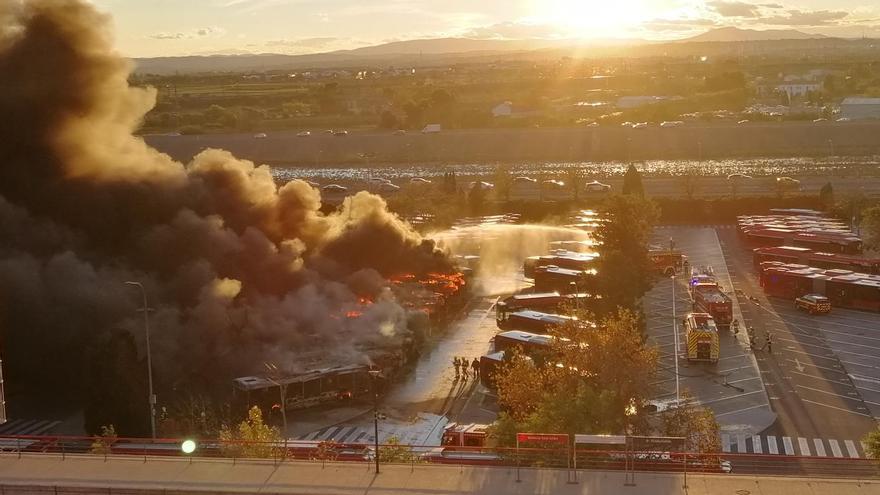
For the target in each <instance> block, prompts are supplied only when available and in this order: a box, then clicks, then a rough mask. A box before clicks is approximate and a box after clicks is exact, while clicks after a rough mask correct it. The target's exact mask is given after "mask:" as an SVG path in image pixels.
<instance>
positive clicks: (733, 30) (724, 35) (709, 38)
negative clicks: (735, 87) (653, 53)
mask: <svg viewBox="0 0 880 495" xmlns="http://www.w3.org/2000/svg"><path fill="white" fill-rule="evenodd" d="M825 37H826V36H823V35H821V34H810V33H804V32H801V31H796V30H794V29H767V30H765V31H759V30H757V29H740V28H738V27H733V26H731V27H722V28H717V29H710V30H709V31H706V32H705V33H703V34H698V35H696V36H693V37H691V38H685V39H683V40H681V42H693V43H705V42H713V43H718V42H727V43H729V42H736V41H778V40H811V39H820V38H825Z"/></svg>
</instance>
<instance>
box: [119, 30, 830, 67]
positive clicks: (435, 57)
mask: <svg viewBox="0 0 880 495" xmlns="http://www.w3.org/2000/svg"><path fill="white" fill-rule="evenodd" d="M818 39H829V40H836V39H837V38H825V37H824V36H822V35H815V34H808V33H803V32H801V31H796V30H793V29H774V30H767V31H758V30H753V29H739V28H735V27H724V28H717V29H712V30H709V31H707V32H705V33H703V34H700V35H697V36H694V37H692V38H686V39H682V40H678V41H667V42H656V41H645V40H571V39H568V40H546V39H524V40H496V39H467V38H436V39H417V40H408V41H395V42H390V43H383V44H380V45H375V46H366V47H362V48H356V49H353V50H338V51H333V52H327V53H314V54H306V55H285V54H277V53H262V54H250V53H249V54H232V55H230V54H227V55H193V56H183V57H157V58H139V59H135V60H134V62H135V64H136V71H137V72H140V73H153V74H169V73H176V72H180V73H193V72H243V71H265V70H286V69H302V68H322V67H344V66H358V65H364V64H384V65H396V66H411V65H421V64H422V63H424V64H426V65H427V64H441V63H455V62H466V61H486V60H490V59H491V58H492V57H498V56H502V55H503V56H504V57H505V58H509V57H512V56H518V57H520V58H539V57H544V58H546V57H548V56H566V55H574V54H579V55H581V56H583V55H584V54H585V53H588V54H589V55H591V56H602V55H607V54H613V55H623V54H624V53H622V50H627V49H633V50H638V49H639V47H642V48H643V51H645V50H646V51H648V52H652V53H668V54H670V55H671V54H672V53H676V54H681V53H682V52H683V51H687V50H686V46H687V45H688V44H691V43H701V45H700V46H701V47H704V46H705V44H706V43H714V44H715V45H713V46H717V47H718V48H719V49H721V48H723V47H724V46H723V44H725V43H733V42H749V43H761V42H767V43H771V42H781V41H792V42H798V41H800V42H805V43H809V42H813V41H815V40H818ZM840 41H842V42H843V41H845V40H840ZM661 48H662V50H661ZM551 52H553V53H551ZM576 52H577V53H576Z"/></svg>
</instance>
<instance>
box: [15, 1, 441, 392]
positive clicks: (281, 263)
mask: <svg viewBox="0 0 880 495" xmlns="http://www.w3.org/2000/svg"><path fill="white" fill-rule="evenodd" d="M0 23H2V25H0V332H2V336H3V342H2V344H3V349H2V352H3V354H4V356H3V358H4V361H5V364H6V365H7V368H8V369H7V371H8V382H9V383H10V385H12V386H13V387H14V384H15V383H16V382H28V383H44V384H45V383H51V384H55V385H57V386H58V387H63V386H65V385H70V384H75V383H76V382H77V380H78V369H77V368H76V366H78V365H79V363H78V360H79V359H80V356H81V355H82V353H83V349H84V348H86V347H87V346H88V345H89V344H90V343H91V342H94V341H95V340H96V338H97V336H99V335H101V334H102V333H103V332H106V331H107V330H108V329H115V328H122V329H125V330H127V331H129V332H131V334H132V335H135V336H136V339H137V341H138V342H142V336H143V331H142V326H141V325H142V324H141V320H140V316H139V315H138V313H137V312H136V309H137V308H138V307H139V305H140V301H139V297H140V295H139V293H137V290H136V289H135V288H133V287H131V286H126V285H124V282H125V281H127V280H135V281H141V282H143V284H144V286H145V287H146V291H147V295H148V298H149V299H150V305H151V306H152V307H153V308H154V309H155V311H153V312H152V313H151V319H152V327H153V355H154V362H155V370H156V375H157V376H158V377H159V379H160V381H161V382H163V383H165V384H166V385H167V386H181V387H182V386H184V384H186V385H193V384H201V385H210V384H222V386H224V387H228V386H229V382H228V381H226V380H228V379H229V378H230V377H233V376H238V375H241V374H245V373H250V372H254V371H255V370H257V369H261V368H262V367H263V363H264V362H266V361H271V362H274V363H277V364H278V365H279V366H281V367H284V368H286V369H288V370H289V371H296V370H297V369H303V368H307V367H309V366H310V365H313V364H314V363H313V362H312V361H311V356H319V357H320V359H321V360H327V359H332V358H333V356H334V354H340V356H339V357H341V358H342V357H344V358H345V359H346V360H349V361H350V360H351V359H353V358H355V359H356V358H357V354H358V351H356V350H355V348H356V347H358V346H360V345H361V344H369V343H372V344H376V345H384V344H393V343H394V342H395V339H400V338H401V333H402V331H403V330H404V329H405V327H406V320H407V315H406V314H405V311H404V310H403V309H402V308H401V306H400V305H398V304H397V303H396V302H395V301H394V298H393V297H392V296H391V295H390V293H389V292H388V290H387V288H385V283H384V277H386V276H389V275H393V274H397V273H402V272H412V271H415V272H420V271H428V270H447V269H449V268H450V267H449V265H448V261H447V258H446V257H445V256H444V255H443V254H442V253H440V252H439V251H438V250H436V249H435V248H434V245H433V243H432V242H430V241H428V240H425V239H422V238H421V237H420V236H419V235H417V234H416V233H415V232H413V231H412V230H411V229H410V228H409V227H408V226H407V225H406V224H404V223H403V222H402V221H401V220H400V219H398V218H397V217H396V216H395V215H393V214H391V213H389V212H388V211H387V209H386V205H385V203H384V201H383V200H382V199H381V198H379V197H376V196H372V195H369V194H366V193H358V194H356V195H355V196H353V197H352V198H350V200H349V201H346V203H345V206H344V207H343V209H342V211H340V212H338V213H334V214H329V215H324V214H322V213H320V212H319V208H320V196H319V193H318V192H317V191H316V190H314V189H312V188H311V187H310V186H309V185H308V184H306V183H305V182H301V181H294V182H291V183H288V184H286V185H284V186H282V187H277V186H276V184H275V183H274V181H273V178H272V176H271V174H270V171H269V169H268V168H267V167H265V166H259V167H258V166H254V164H253V163H251V162H248V161H245V160H238V159H236V158H235V157H233V156H232V155H230V154H229V153H227V152H224V151H219V150H207V151H204V152H202V153H201V154H199V155H198V156H196V157H195V158H194V159H193V161H192V163H189V164H186V165H183V164H180V163H177V162H175V161H173V160H171V159H170V158H169V157H168V156H166V155H163V154H161V153H159V152H157V151H156V150H154V149H151V148H149V147H148V146H146V145H145V144H144V142H143V140H141V139H140V138H138V137H135V136H134V135H133V132H134V131H135V130H136V129H137V127H138V125H139V123H140V122H141V119H142V117H143V116H144V114H145V113H146V112H147V111H149V109H150V108H152V105H153V104H154V100H155V91H154V90H153V89H151V88H146V89H144V88H133V87H130V86H129V85H128V82H127V81H128V77H129V73H130V68H131V67H130V64H129V62H128V61H126V60H125V59H123V58H121V57H119V56H118V55H117V54H115V53H114V52H113V50H112V46H111V40H110V35H109V31H108V27H107V26H108V19H107V18H106V17H105V16H104V15H101V14H99V13H97V12H96V11H95V10H94V9H93V7H91V6H90V5H89V4H87V3H86V2H84V1H83V0H24V1H22V0H0ZM359 296H369V297H371V298H372V299H374V300H375V301H376V303H375V304H372V305H370V306H369V307H367V308H366V309H365V314H364V315H363V317H361V318H356V319H349V318H344V317H340V315H342V314H344V312H345V311H346V310H349V309H352V308H353V307H355V306H357V304H358V297H359ZM140 352H141V354H143V349H142V348H141V351H140Z"/></svg>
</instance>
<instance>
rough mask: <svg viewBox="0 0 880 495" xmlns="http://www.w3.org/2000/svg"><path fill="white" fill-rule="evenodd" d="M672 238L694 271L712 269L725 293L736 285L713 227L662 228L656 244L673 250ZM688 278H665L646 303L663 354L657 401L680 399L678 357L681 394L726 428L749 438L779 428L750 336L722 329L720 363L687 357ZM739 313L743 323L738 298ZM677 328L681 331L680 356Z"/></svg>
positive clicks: (649, 327)
mask: <svg viewBox="0 0 880 495" xmlns="http://www.w3.org/2000/svg"><path fill="white" fill-rule="evenodd" d="M670 239H672V240H673V241H674V243H675V246H676V248H677V249H679V250H681V251H682V252H683V253H684V254H686V255H687V256H688V259H689V263H690V265H691V267H700V266H712V268H713V269H714V271H715V275H716V277H717V278H718V280H719V283H720V284H721V285H722V287H723V289H724V291H725V292H730V287H731V285H732V282H731V279H730V277H729V274H728V272H727V265H726V263H725V259H724V255H723V253H722V250H721V246H720V244H719V242H718V237H717V235H716V233H715V230H714V229H713V228H711V227H678V226H675V227H658V228H657V229H656V231H655V235H654V239H653V240H652V244H656V245H660V246H668V245H669V240H670ZM687 278H688V277H687V276H686V275H685V274H679V275H677V276H676V279H675V281H674V282H673V280H671V279H669V278H666V277H661V278H659V279H658V280H657V281H656V282H655V284H654V287H653V288H652V290H651V291H650V292H649V293H648V294H646V296H645V298H644V299H643V304H644V309H645V314H646V315H647V333H648V341H649V342H650V343H653V344H655V345H657V347H658V349H659V352H660V365H659V369H660V372H659V373H658V376H657V380H656V381H655V383H654V387H655V390H654V397H655V399H657V400H670V399H675V357H676V354H678V355H679V362H678V365H679V370H678V374H679V388H680V390H682V391H684V390H687V392H688V393H689V394H690V395H691V396H692V397H693V398H694V399H695V400H696V401H697V402H699V403H700V404H702V405H704V406H706V407H709V408H710V409H712V411H714V412H715V415H716V418H717V419H718V422H719V424H721V426H722V429H724V430H726V431H731V432H737V433H741V434H745V435H749V434H757V433H760V432H761V431H763V430H764V429H766V428H767V427H769V426H770V425H771V424H773V422H774V420H775V414H774V413H773V412H772V410H771V408H770V405H769V402H768V396H767V393H766V391H765V388H764V384H763V381H762V379H761V374H760V372H759V369H758V366H757V363H756V361H755V357H754V355H753V354H752V352H751V350H750V349H749V347H748V342H747V339H746V338H745V332H740V334H739V335H734V334H733V332H732V331H730V330H728V329H726V328H720V329H719V344H720V357H719V360H718V362H717V363H714V364H713V363H696V362H695V363H689V362H688V361H687V360H686V359H685V358H684V351H683V350H684V348H685V342H684V340H685V339H684V338H685V335H684V329H683V328H682V325H681V321H682V320H683V319H684V316H685V315H686V314H687V313H689V312H691V309H692V305H691V299H690V296H689V294H688V292H687ZM673 283H674V284H675V315H674V317H673V300H672V297H673V296H672V294H673ZM733 315H734V318H736V319H737V320H740V321H742V314H741V311H740V308H739V304H738V302H737V301H736V299H735V298H734V304H733ZM673 322H674V325H673ZM673 327H674V328H675V329H677V331H678V332H679V335H678V341H679V350H678V353H676V349H675V335H674V333H673V332H674V330H673Z"/></svg>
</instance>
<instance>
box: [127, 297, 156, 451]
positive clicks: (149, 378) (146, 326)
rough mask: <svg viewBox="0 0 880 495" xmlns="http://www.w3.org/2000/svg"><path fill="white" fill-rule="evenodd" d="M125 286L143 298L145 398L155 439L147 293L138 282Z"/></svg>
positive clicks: (151, 430)
mask: <svg viewBox="0 0 880 495" xmlns="http://www.w3.org/2000/svg"><path fill="white" fill-rule="evenodd" d="M125 285H133V286H135V287H137V288H139V289H140V290H141V296H142V297H143V302H144V306H143V312H144V332H145V333H146V342H147V384H148V386H149V390H148V393H149V397H147V401H148V402H149V404H150V434H151V435H152V437H151V438H153V439H155V438H156V395H155V394H154V393H153V357H152V353H151V352H150V308H149V306H147V291H146V290H144V285H143V284H142V283H140V282H125Z"/></svg>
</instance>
